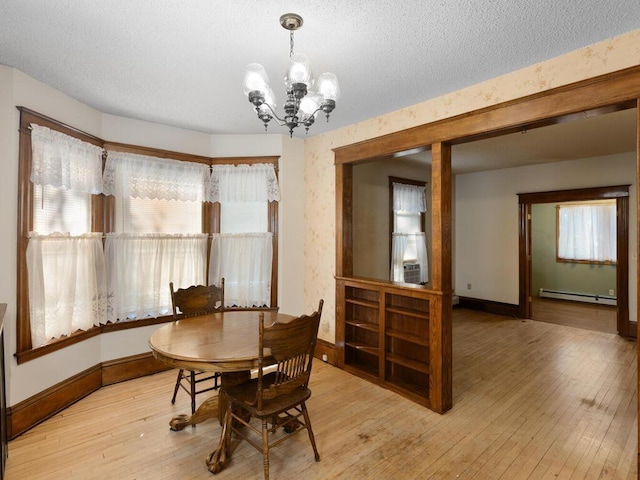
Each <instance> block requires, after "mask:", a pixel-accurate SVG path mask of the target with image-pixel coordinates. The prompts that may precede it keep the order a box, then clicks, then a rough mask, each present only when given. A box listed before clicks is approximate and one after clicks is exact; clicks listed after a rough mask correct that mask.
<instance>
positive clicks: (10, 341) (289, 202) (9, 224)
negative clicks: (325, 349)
mask: <svg viewBox="0 0 640 480" xmlns="http://www.w3.org/2000/svg"><path fill="white" fill-rule="evenodd" d="M0 92H2V95H1V96H0V165H1V167H2V172H3V175H1V176H0V204H1V205H2V206H3V208H2V209H0V222H2V225H4V226H5V227H4V228H3V230H2V232H1V233H0V260H1V264H2V265H4V271H5V275H3V276H2V277H0V292H1V293H0V303H7V313H6V315H5V364H6V368H7V375H6V378H7V401H8V404H9V405H10V406H11V405H15V404H17V403H19V402H21V401H23V400H25V399H27V398H29V397H31V396H33V395H35V394H37V393H38V392H40V391H42V390H44V389H46V388H48V387H50V386H52V385H55V384H57V383H59V382H61V381H63V380H65V379H67V378H69V377H72V376H73V375H75V374H77V373H79V372H82V371H83V370H85V369H87V368H90V367H92V366H94V365H96V364H98V363H100V362H104V361H108V360H113V359H117V358H122V357H126V356H129V355H135V354H139V353H143V352H146V351H149V347H148V345H147V342H148V339H149V336H150V335H151V333H152V332H153V331H154V330H155V329H157V328H159V327H158V326H150V327H142V328H136V329H128V330H124V331H119V332H112V333H108V334H102V335H98V336H96V337H93V338H90V339H87V340H85V341H82V342H80V343H78V344H75V345H72V346H69V347H67V348H64V349H62V350H59V351H56V352H54V353H51V354H49V355H45V356H43V357H39V358H37V359H35V360H32V361H29V362H26V363H23V364H22V365H18V364H17V362H16V360H15V357H14V353H15V351H16V265H17V240H16V228H17V183H18V182H17V180H18V145H19V138H18V127H19V112H18V111H17V110H16V108H15V107H16V106H18V105H19V106H24V107H27V108H30V109H32V110H35V111H37V112H39V113H42V114H44V115H47V116H49V117H52V118H54V119H56V120H59V121H61V122H63V123H66V124H68V125H71V126H73V127H75V128H78V129H80V130H83V131H85V132H87V133H90V134H93V135H95V136H98V137H100V138H102V139H104V140H107V141H112V142H120V143H129V144H134V145H142V146H148V147H153V148H160V149H165V150H174V151H178V152H184V153H191V154H195V155H204V156H251V155H265V156H280V161H279V171H280V186H281V189H282V200H281V202H280V204H279V222H280V243H279V253H278V258H279V269H280V275H279V279H280V281H279V285H278V287H279V303H280V307H281V308H280V311H281V312H283V313H299V312H300V311H301V310H302V308H301V305H302V300H301V299H302V298H303V272H302V270H301V268H302V267H299V265H301V264H302V263H303V262H301V261H300V259H302V258H303V257H304V254H303V251H304V247H303V244H302V242H301V241H300V238H302V236H303V235H302V233H301V232H302V231H303V230H302V228H303V225H304V209H303V206H302V205H303V204H304V202H303V201H302V198H304V194H303V191H304V189H303V185H304V177H303V174H304V170H303V162H302V158H303V156H304V144H303V142H302V141H300V140H296V139H293V140H291V139H289V138H288V137H287V136H286V135H266V134H265V135H243V136H234V135H224V136H216V135H209V134H206V133H202V132H193V131H189V130H184V129H178V128H173V127H168V126H165V125H158V124H153V123H149V122H141V121H137V120H132V119H128V118H123V117H117V116H114V115H109V114H103V113H101V112H99V111H97V110H95V109H92V108H91V107H88V106H86V105H83V104H81V103H79V102H77V101H76V100H74V99H72V98H70V97H68V96H66V95H63V94H62V93H60V92H58V91H56V90H54V89H52V88H50V87H48V86H46V85H44V84H42V83H40V82H38V81H36V80H34V79H32V78H30V77H28V76H27V75H24V74H23V73H21V72H19V71H17V70H15V69H12V68H9V67H6V66H2V65H0ZM297 195H300V197H297V198H296V196H297ZM285 248H286V250H285ZM284 252H286V255H285V254H284Z"/></svg>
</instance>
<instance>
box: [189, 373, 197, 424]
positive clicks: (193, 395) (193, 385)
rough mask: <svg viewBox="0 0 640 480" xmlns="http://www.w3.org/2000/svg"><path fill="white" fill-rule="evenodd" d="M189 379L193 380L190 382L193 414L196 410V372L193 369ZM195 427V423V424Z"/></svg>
mask: <svg viewBox="0 0 640 480" xmlns="http://www.w3.org/2000/svg"><path fill="white" fill-rule="evenodd" d="M189 379H190V380H191V381H190V382H189V383H190V384H191V385H190V387H191V392H190V393H191V415H193V414H194V413H195V411H196V372H194V371H193V370H191V371H190V372H189ZM193 426H194V427H195V425H193Z"/></svg>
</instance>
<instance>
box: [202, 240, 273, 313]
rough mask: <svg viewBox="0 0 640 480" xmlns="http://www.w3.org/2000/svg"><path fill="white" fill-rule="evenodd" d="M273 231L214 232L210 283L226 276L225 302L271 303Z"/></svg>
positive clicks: (242, 305)
mask: <svg viewBox="0 0 640 480" xmlns="http://www.w3.org/2000/svg"><path fill="white" fill-rule="evenodd" d="M272 257H273V234H272V233H270V232H264V233H238V234H233V233H228V234H225V233H221V234H215V235H213V240H212V242H211V257H210V261H209V284H211V285H220V279H221V278H224V303H225V306H239V307H261V306H264V305H270V303H271V261H272Z"/></svg>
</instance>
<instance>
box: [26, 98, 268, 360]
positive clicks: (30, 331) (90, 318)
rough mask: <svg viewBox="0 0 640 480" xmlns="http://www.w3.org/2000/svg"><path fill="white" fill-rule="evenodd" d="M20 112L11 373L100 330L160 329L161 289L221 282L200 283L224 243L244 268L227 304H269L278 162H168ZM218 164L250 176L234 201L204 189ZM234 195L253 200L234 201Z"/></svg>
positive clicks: (212, 187) (178, 157)
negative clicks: (225, 239) (13, 367)
mask: <svg viewBox="0 0 640 480" xmlns="http://www.w3.org/2000/svg"><path fill="white" fill-rule="evenodd" d="M19 109H20V111H21V123H20V125H21V130H20V133H21V149H20V165H19V166H20V182H19V196H20V198H21V199H23V200H20V201H19V202H18V203H19V207H18V210H19V211H18V215H19V218H20V222H19V225H20V228H19V246H18V251H19V252H22V253H21V254H20V253H19V258H18V263H19V266H18V341H17V355H16V356H17V358H18V362H19V363H21V362H23V361H27V360H30V359H32V358H37V357H38V356H40V355H42V354H44V353H47V352H49V351H52V350H56V349H58V348H62V347H64V346H65V345H69V344H71V343H75V342H76V341H80V340H82V339H83V338H87V336H92V335H95V334H97V333H100V332H101V331H113V330H118V329H119V326H121V327H122V328H129V327H131V326H135V325H149V324H152V323H158V322H162V321H167V320H168V319H170V317H169V316H168V314H169V313H170V310H171V299H170V292H169V282H170V281H173V282H174V285H176V286H177V287H181V286H185V287H186V286H189V285H192V284H197V283H202V284H204V283H207V282H209V283H215V282H216V281H219V279H220V278H221V277H216V278H213V277H212V278H211V279H209V278H208V277H209V273H210V271H211V269H210V268H209V264H210V263H211V262H214V263H215V262H217V264H218V265H221V262H220V261H218V260H215V254H213V253H212V254H213V256H210V251H211V252H215V251H218V253H220V249H219V248H218V246H219V245H218V243H217V242H218V241H219V239H220V238H221V237H224V236H230V237H234V236H236V237H238V238H233V240H234V241H232V242H230V243H229V246H227V247H225V248H227V249H229V248H231V250H237V251H239V252H243V254H242V255H237V256H238V257H239V258H244V257H247V258H253V261H251V262H248V264H249V265H252V266H251V268H250V269H249V270H247V271H246V272H245V273H243V276H242V278H243V279H244V280H242V281H243V282H244V284H245V286H244V287H242V288H244V292H242V291H241V292H240V293H236V294H234V295H231V297H232V298H235V300H234V305H242V306H245V305H246V306H254V305H260V306H275V305H276V298H277V291H276V288H275V285H277V282H274V281H273V279H277V271H275V269H274V268H273V262H275V261H276V259H277V257H276V256H275V255H274V254H273V246H274V245H275V242H274V237H275V236H276V235H277V220H276V219H277V204H276V203H275V202H277V200H278V199H279V193H278V192H279V191H278V186H277V177H276V173H275V165H276V162H277V158H276V157H263V158H245V159H240V160H239V163H240V166H241V168H237V167H234V166H233V164H235V162H236V161H235V159H213V158H210V159H209V158H204V157H196V156H191V155H188V154H180V153H176V154H175V158H168V157H172V156H173V155H171V152H166V151H159V150H153V149H149V148H139V147H135V146H130V145H122V144H109V143H105V142H104V141H103V140H101V139H98V138H96V137H93V136H91V135H88V134H85V133H83V132H80V131H79V130H76V129H74V128H72V127H68V126H66V125H63V124H60V123H59V122H56V121H55V120H53V119H50V118H48V117H44V116H42V115H40V114H38V113H36V112H32V111H30V110H28V109H24V108H22V107H20V108H19ZM44 125H46V127H45V126H44ZM132 152H134V153H132ZM154 152H157V153H158V155H157V156H156V155H153V154H154ZM103 159H104V160H103ZM217 162H221V163H222V164H223V166H224V167H225V168H227V167H228V168H229V169H231V168H233V169H235V170H231V171H233V172H246V173H247V175H240V176H239V177H238V175H237V173H236V174H235V176H236V177H238V178H239V180H235V182H236V183H234V184H233V187H232V188H231V190H232V191H233V192H236V193H235V194H234V195H235V196H234V195H231V196H230V195H228V194H225V195H223V197H219V195H220V192H221V191H223V192H224V190H225V188H227V184H226V183H227V181H223V182H222V183H220V181H219V178H218V180H216V181H214V180H213V178H212V175H211V171H212V165H216V163H217ZM103 165H104V170H103ZM232 176H233V175H232ZM228 181H229V182H231V181H234V180H233V179H230V180H228ZM247 181H248V182H249V183H247ZM238 182H239V183H238ZM260 182H262V183H261V184H260ZM243 188H244V189H245V190H250V191H251V195H248V196H245V197H238V196H237V192H238V191H241V190H242V189H243ZM274 192H275V193H274ZM213 195H218V197H217V198H216V199H214V198H213ZM256 195H257V196H256ZM221 198H224V201H221ZM214 202H217V203H214ZM239 236H242V237H246V238H242V239H240V238H239ZM257 238H259V239H260V241H256V239H257ZM242 242H244V243H242ZM247 242H248V244H247ZM223 243H224V242H223ZM211 245H214V248H211ZM216 245H217V246H216ZM238 245H239V246H238ZM246 252H253V253H251V255H246ZM223 253H224V254H225V255H226V254H228V252H227V251H226V250H225V251H224V252H223ZM252 255H253V256H252ZM256 255H258V256H259V257H260V261H257V260H256V258H258V257H256ZM229 258H232V257H229ZM267 263H268V265H267ZM226 264H227V265H226V266H225V267H224V268H226V269H227V270H225V269H224V268H223V269H220V268H219V269H218V270H216V271H217V272H218V273H220V272H224V273H225V274H228V275H229V276H230V277H233V275H232V274H231V273H230V272H229V269H231V271H233V270H234V269H236V268H238V267H241V266H242V265H240V264H238V263H237V262H231V261H226ZM228 272H229V273H228ZM246 275H253V279H249V280H247V277H246ZM226 281H227V280H226V278H225V282H226ZM234 282H236V283H237V284H240V283H242V282H241V281H237V280H234V279H233V278H231V284H232V288H231V291H232V292H233V291H234V288H233V284H234ZM249 286H251V288H249ZM242 288H241V290H242ZM247 291H249V292H250V293H247ZM238 299H239V300H238ZM243 302H244V303H243ZM247 302H248V303H247ZM125 325H128V327H127V326H125ZM107 327H108V330H105V328H107Z"/></svg>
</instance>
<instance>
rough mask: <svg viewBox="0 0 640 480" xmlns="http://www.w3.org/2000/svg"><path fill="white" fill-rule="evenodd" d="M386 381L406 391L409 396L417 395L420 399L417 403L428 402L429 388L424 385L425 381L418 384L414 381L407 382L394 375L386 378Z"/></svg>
mask: <svg viewBox="0 0 640 480" xmlns="http://www.w3.org/2000/svg"><path fill="white" fill-rule="evenodd" d="M387 382H388V383H390V384H391V385H393V386H395V387H397V389H399V390H401V391H405V392H408V393H409V394H410V395H411V396H415V397H418V398H419V399H420V401H419V403H423V404H424V403H425V402H427V403H428V399H429V389H428V388H427V387H425V385H426V383H425V384H419V383H415V382H407V381H405V380H404V379H402V378H399V377H394V376H391V377H389V378H387ZM397 389H395V390H397Z"/></svg>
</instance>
